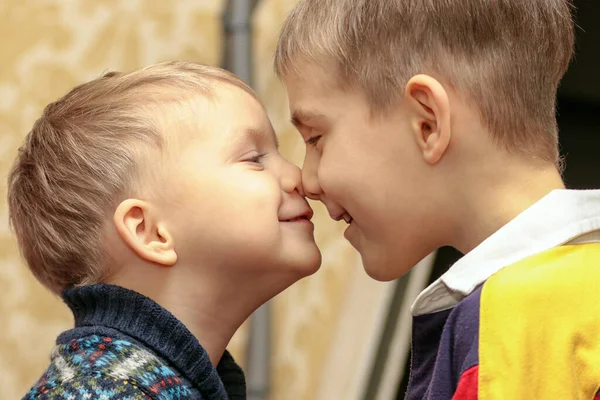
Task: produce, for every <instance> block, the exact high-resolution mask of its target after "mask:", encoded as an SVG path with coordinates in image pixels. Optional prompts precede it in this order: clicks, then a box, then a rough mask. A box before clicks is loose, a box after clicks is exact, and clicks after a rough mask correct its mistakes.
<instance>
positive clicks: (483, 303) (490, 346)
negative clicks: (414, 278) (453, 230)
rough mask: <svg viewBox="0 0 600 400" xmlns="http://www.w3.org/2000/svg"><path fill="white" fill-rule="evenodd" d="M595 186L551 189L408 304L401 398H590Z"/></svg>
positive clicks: (598, 348) (598, 330)
mask: <svg viewBox="0 0 600 400" xmlns="http://www.w3.org/2000/svg"><path fill="white" fill-rule="evenodd" d="M598 292H600V191H565V190H563V191H555V192H552V193H550V194H549V195H548V196H546V197H545V198H543V199H542V200H540V201H539V202H538V203H536V204H535V205H534V206H532V207H531V208H530V209H528V210H527V211H525V212H524V213H522V214H521V215H519V216H518V217H517V218H515V219H514V220H513V221H511V222H510V223H509V224H507V225H506V226H505V227H503V228H501V229H500V230H499V231H498V232H497V233H495V234H494V235H492V236H491V237H490V238H489V239H488V240H486V241H484V242H483V243H482V244H481V245H480V246H479V247H477V248H476V249H474V250H473V251H472V252H471V253H469V254H467V255H465V256H464V257H463V259H461V260H460V261H459V262H457V263H456V264H455V265H454V266H453V267H452V268H451V269H450V270H449V271H448V273H447V274H445V275H443V276H442V277H441V278H440V279H439V280H438V281H436V282H435V283H434V284H432V285H431V286H430V287H429V288H428V289H426V290H425V291H424V292H423V293H421V295H419V297H418V298H417V300H416V301H415V303H414V305H413V343H412V350H413V352H412V366H411V376H410V381H409V387H408V391H407V394H406V399H408V400H416V399H418V400H422V399H432V400H433V399H435V400H444V399H455V400H467V399H468V400H475V399H480V400H530V399H582V400H594V399H596V400H600V394H599V390H600V302H599V301H598V298H597V297H598V296H597V293H598Z"/></svg>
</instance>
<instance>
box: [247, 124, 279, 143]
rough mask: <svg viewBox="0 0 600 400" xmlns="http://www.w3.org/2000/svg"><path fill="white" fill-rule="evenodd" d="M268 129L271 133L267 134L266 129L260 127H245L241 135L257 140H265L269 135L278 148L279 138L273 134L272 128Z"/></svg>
mask: <svg viewBox="0 0 600 400" xmlns="http://www.w3.org/2000/svg"><path fill="white" fill-rule="evenodd" d="M270 131H271V135H269V134H268V133H267V132H266V131H264V130H262V129H256V128H246V129H245V130H244V135H243V136H244V137H246V138H250V139H254V140H256V141H258V142H260V141H263V140H265V138H268V137H269V136H271V138H272V139H273V141H274V142H275V147H277V148H279V139H278V138H277V135H276V134H275V132H274V131H273V130H272V129H270Z"/></svg>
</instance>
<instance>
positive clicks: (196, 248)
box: [9, 62, 320, 399]
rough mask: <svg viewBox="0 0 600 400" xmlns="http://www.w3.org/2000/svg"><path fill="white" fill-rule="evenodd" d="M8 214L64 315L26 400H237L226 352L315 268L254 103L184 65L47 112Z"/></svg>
mask: <svg viewBox="0 0 600 400" xmlns="http://www.w3.org/2000/svg"><path fill="white" fill-rule="evenodd" d="M9 207H10V208H9V210H10V219H11V222H12V225H13V227H14V230H15V232H16V235H17V238H18V241H19V245H20V247H21V250H22V252H23V255H24V257H25V259H26V261H27V263H28V265H29V267H30V269H31V271H32V272H33V274H34V275H35V276H36V278H37V279H38V280H39V281H40V282H41V283H42V284H44V285H45V286H46V287H48V288H49V289H50V290H52V291H53V292H55V293H57V294H61V295H62V297H63V299H64V300H65V302H66V303H67V304H68V305H69V307H70V308H71V309H72V311H73V313H74V317H75V327H74V329H72V330H69V331H67V332H64V333H63V334H61V335H60V336H59V337H58V339H57V346H56V348H55V349H54V350H53V352H52V358H51V364H50V367H49V368H48V369H47V371H46V372H45V373H44V374H43V376H42V377H41V378H40V380H39V381H38V382H37V383H36V384H35V385H34V386H33V388H32V389H31V390H30V391H29V393H28V394H27V395H26V396H25V398H27V399H34V398H36V399H37V398H39V399H59V398H60V399H63V398H77V399H81V398H106V399H147V398H153V399H226V398H237V399H242V398H245V383H244V376H243V373H242V371H241V370H240V368H239V367H238V366H237V365H236V364H235V362H234V361H233V359H232V358H231V356H230V355H229V354H228V353H227V351H226V350H225V348H226V346H227V343H228V342H229V340H230V338H231V336H232V335H233V333H234V332H235V331H236V329H237V328H238V327H239V326H240V325H241V323H242V322H243V321H244V320H245V319H246V318H247V317H248V316H249V315H250V314H251V313H252V312H253V311H254V310H255V309H256V308H258V307H259V306H260V305H261V304H263V303H264V302H265V301H267V300H268V299H269V298H271V297H273V296H275V295H276V294H277V293H279V292H280V291H282V290H284V289H285V288H287V287H288V286H289V285H291V284H292V283H294V282H295V281H297V280H298V279H301V278H302V277H305V276H307V275H309V274H311V273H313V272H315V271H316V270H317V268H318V267H319V264H320V253H319V251H318V249H317V247H316V245H315V242H314V239H313V233H312V231H313V226H312V223H311V222H310V219H311V217H312V210H311V209H310V207H309V206H308V204H307V202H306V200H305V198H304V196H303V193H302V189H301V179H300V170H299V169H298V168H297V167H296V166H294V165H292V164H290V163H288V162H287V161H286V160H285V159H284V158H283V157H282V156H281V155H280V154H279V152H278V150H277V140H276V137H275V133H274V132H273V128H272V127H271V124H270V122H269V119H268V117H267V115H266V113H265V110H264V109H263V107H262V105H261V104H260V102H259V101H258V100H257V98H256V95H255V94H254V93H253V92H252V90H251V89H250V88H249V87H248V86H246V85H245V84H244V83H243V82H242V81H241V80H239V79H238V78H237V77H235V76H233V75H231V74H229V73H227V72H225V71H223V70H220V69H217V68H212V67H207V66H203V65H199V64H196V63H185V62H172V63H162V64H157V65H153V66H150V67H147V68H144V69H141V70H138V71H134V72H131V73H126V74H123V73H110V74H108V75H106V76H104V77H102V78H99V79H96V80H93V81H91V82H89V83H86V84H83V85H81V86H78V87H76V88H74V89H73V90H72V91H71V92H69V93H68V94H67V95H65V96H64V97H62V98H61V99H59V100H57V101H56V102H54V103H52V104H50V105H49V106H48V107H46V109H45V110H44V112H43V114H42V116H41V118H40V119H39V120H38V121H37V122H36V123H35V125H34V127H33V129H32V130H31V132H30V133H29V135H27V138H26V140H25V144H24V145H23V146H22V147H21V149H20V151H19V155H18V157H17V160H16V161H15V164H14V167H13V169H12V172H11V174H10V177H9Z"/></svg>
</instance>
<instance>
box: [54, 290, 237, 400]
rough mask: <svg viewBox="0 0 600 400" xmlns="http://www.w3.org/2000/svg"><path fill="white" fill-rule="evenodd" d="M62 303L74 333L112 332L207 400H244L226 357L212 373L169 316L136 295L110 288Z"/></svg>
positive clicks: (74, 294)
mask: <svg viewBox="0 0 600 400" xmlns="http://www.w3.org/2000/svg"><path fill="white" fill-rule="evenodd" d="M62 297H63V300H64V301H65V303H66V304H67V305H68V306H69V308H71V311H72V312H73V315H74V317H75V327H76V328H78V327H107V328H112V329H115V330H117V331H119V332H121V333H123V334H124V335H127V336H129V337H131V338H133V339H135V340H136V341H138V342H140V343H142V344H143V345H145V346H147V347H148V348H149V349H151V350H152V351H154V352H155V353H157V354H158V355H159V356H161V357H162V358H164V359H165V360H167V361H168V362H169V363H170V364H172V365H173V366H175V367H176V368H177V369H178V370H179V371H180V373H181V374H182V375H183V376H184V377H185V378H186V379H187V380H189V381H190V382H191V383H193V384H194V385H195V386H197V388H198V389H199V390H200V391H201V392H204V393H205V394H207V395H209V393H206V391H209V392H210V395H209V397H210V398H227V395H226V394H225V393H227V394H228V395H229V398H231V399H234V398H237V399H242V398H245V381H244V375H243V372H242V370H241V368H240V367H239V366H238V365H237V364H236V363H235V361H234V360H233V358H232V357H231V354H229V353H228V352H227V351H225V354H223V357H222V358H221V361H220V362H219V365H218V366H217V368H215V367H214V366H213V365H212V363H211V361H210V358H209V356H208V353H207V352H206V350H205V349H204V348H203V347H202V346H201V345H200V343H199V342H198V340H197V339H196V337H195V336H194V335H193V334H192V333H191V332H190V331H189V330H188V329H187V328H186V327H185V325H184V324H183V323H182V322H181V321H179V320H178V319H177V318H176V317H175V316H174V315H173V314H171V313H170V312H169V311H167V310H165V309H164V308H163V307H161V306H160V305H159V304H157V303H156V302H155V301H153V300H151V299H149V298H148V297H145V296H143V295H141V294H139V293H137V292H134V291H132V290H129V289H125V288H122V287H119V286H114V285H104V284H96V285H87V286H82V287H72V288H68V289H66V290H65V291H64V292H63V294H62Z"/></svg>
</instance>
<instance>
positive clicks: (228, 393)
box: [24, 285, 246, 400]
mask: <svg viewBox="0 0 600 400" xmlns="http://www.w3.org/2000/svg"><path fill="white" fill-rule="evenodd" d="M63 299H64V300H65V302H66V303H67V304H68V305H69V307H70V308H71V310H72V311H73V314H74V316H75V328H74V329H72V330H69V331H67V332H64V333H63V334H61V335H60V336H59V337H58V339H57V345H56V347H55V348H54V350H53V351H52V354H51V362H50V366H49V367H48V369H47V370H46V372H45V373H44V374H43V375H42V377H41V378H40V379H39V380H38V382H37V383H36V384H35V385H34V386H33V387H32V388H31V390H30V391H29V392H28V393H27V394H26V395H25V397H24V399H28V400H29V399H106V400H109V399H122V400H134V399H135V400H137V399H157V400H170V399H202V400H204V399H206V400H208V399H210V400H213V399H214V400H221V399H236V400H241V399H245V398H246V394H245V392H246V388H245V381H244V375H243V373H242V371H241V369H240V368H239V367H238V366H237V364H235V362H234V361H233V358H232V357H231V355H230V354H229V353H227V352H225V354H224V355H223V357H222V359H221V361H220V363H219V365H218V366H217V367H216V368H215V367H214V366H213V365H212V363H211V362H210V359H209V357H208V354H207V353H206V351H205V350H204V349H203V348H202V346H201V345H200V343H198V341H197V340H196V338H195V337H194V336H193V335H192V334H191V333H190V332H189V331H188V330H187V328H186V327H185V326H184V325H183V324H182V323H181V322H180V321H179V320H177V319H176V318H175V317H174V316H173V315H172V314H171V313H169V312H168V311H167V310H165V309H164V308H162V307H161V306H160V305H158V304H157V303H155V302H154V301H152V300H150V299H148V298H146V297H144V296H142V295H140V294H138V293H135V292H133V291H130V290H127V289H124V288H121V287H117V286H111V285H90V286H85V287H81V288H70V289H67V290H66V291H65V292H64V293H63Z"/></svg>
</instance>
